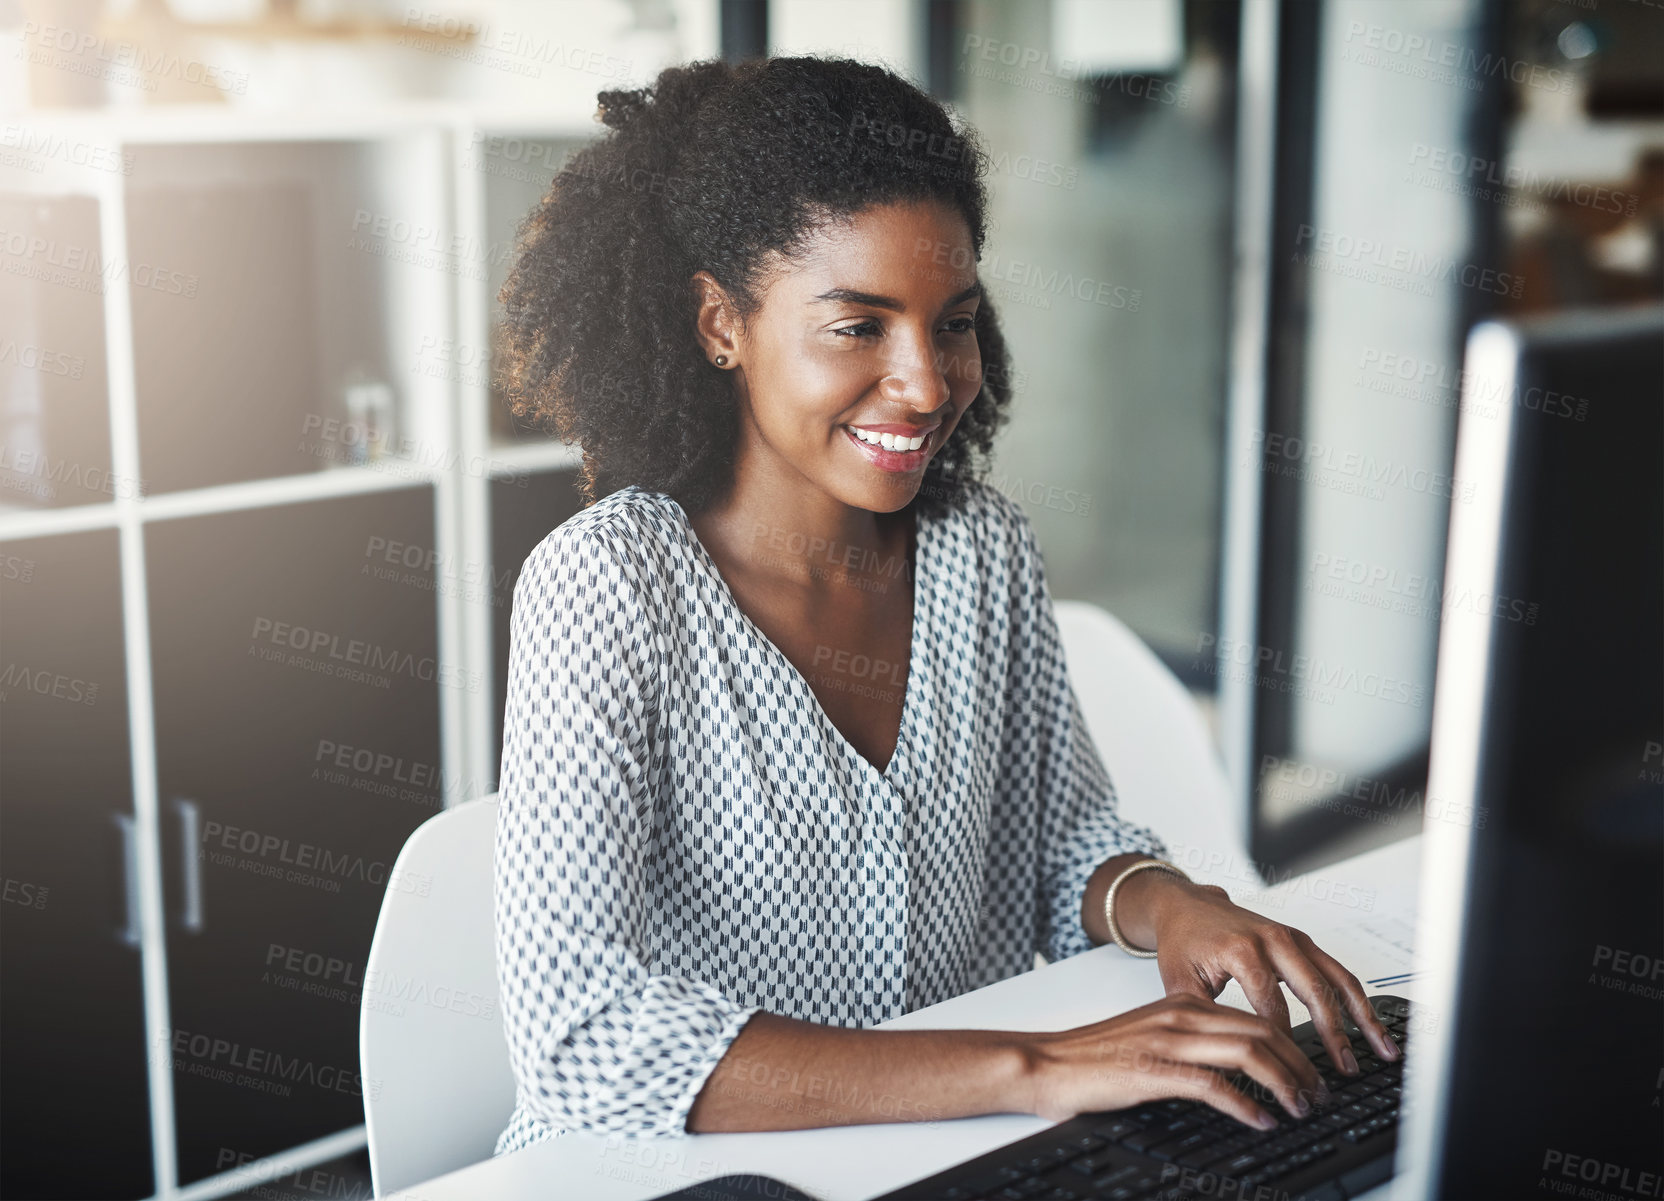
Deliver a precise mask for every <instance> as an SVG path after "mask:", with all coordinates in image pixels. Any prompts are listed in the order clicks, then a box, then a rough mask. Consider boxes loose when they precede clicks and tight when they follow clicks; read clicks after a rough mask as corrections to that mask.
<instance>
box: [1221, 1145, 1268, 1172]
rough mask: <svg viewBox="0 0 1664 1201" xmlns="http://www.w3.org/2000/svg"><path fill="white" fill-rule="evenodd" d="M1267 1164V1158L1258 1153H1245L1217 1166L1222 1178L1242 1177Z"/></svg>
mask: <svg viewBox="0 0 1664 1201" xmlns="http://www.w3.org/2000/svg"><path fill="white" fill-rule="evenodd" d="M1264 1162H1265V1156H1263V1155H1261V1154H1260V1153H1259V1152H1257V1151H1244V1152H1242V1153H1241V1154H1239V1155H1234V1156H1232V1157H1231V1158H1230V1159H1227V1160H1226V1161H1225V1162H1224V1163H1222V1164H1218V1165H1216V1166H1217V1168H1218V1171H1219V1174H1220V1175H1222V1176H1240V1175H1242V1174H1243V1173H1244V1172H1251V1171H1253V1170H1254V1169H1255V1168H1257V1167H1259V1166H1260V1165H1261V1164H1263V1163H1264Z"/></svg>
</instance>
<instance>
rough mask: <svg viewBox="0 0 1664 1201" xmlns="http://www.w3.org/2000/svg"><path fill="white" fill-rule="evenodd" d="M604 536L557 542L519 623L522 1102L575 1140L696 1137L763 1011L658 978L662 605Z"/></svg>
mask: <svg viewBox="0 0 1664 1201" xmlns="http://www.w3.org/2000/svg"><path fill="white" fill-rule="evenodd" d="M638 580H639V577H637V576H636V575H635V573H634V572H633V571H632V570H631V567H630V559H629V557H628V555H627V554H624V553H620V552H619V551H618V550H617V549H615V545H614V543H613V541H612V537H611V535H610V533H609V532H608V531H606V530H605V529H604V528H599V529H597V528H591V529H589V530H583V531H579V530H574V529H573V528H571V527H570V526H564V527H562V528H561V529H557V530H556V531H555V532H554V533H553V534H551V535H550V536H549V538H547V539H546V540H545V541H544V542H543V543H542V544H541V545H540V546H539V547H538V548H537V549H536V550H534V551H533V552H532V554H531V556H530V557H529V558H528V559H527V560H526V563H525V566H524V568H523V570H522V571H521V575H520V578H519V581H518V582H517V583H516V585H515V588H514V608H513V612H512V616H511V618H510V641H509V667H508V700H507V706H506V713H505V717H504V722H503V760H502V770H501V773H500V784H499V794H498V813H497V837H496V848H495V850H496V864H495V875H496V892H495V906H496V911H495V912H496V928H497V944H496V951H497V975H498V983H499V986H500V988H501V989H502V1012H503V1019H504V1034H505V1036H506V1038H507V1041H508V1047H509V1055H510V1060H511V1062H512V1065H513V1069H514V1076H515V1080H516V1081H517V1083H518V1085H519V1092H520V1104H521V1106H522V1107H523V1108H524V1109H525V1110H527V1111H528V1112H529V1113H530V1114H531V1115H532V1116H533V1117H535V1118H537V1119H539V1120H541V1121H543V1122H545V1123H547V1124H549V1125H550V1126H553V1127H555V1128H556V1129H557V1130H564V1129H576V1130H583V1131H586V1132H595V1133H601V1132H605V1133H620V1134H626V1135H630V1136H644V1135H665V1134H680V1133H683V1132H684V1131H685V1127H686V1122H687V1115H688V1110H689V1109H690V1108H691V1107H692V1105H693V1101H694V1099H695V1097H696V1096H697V1095H698V1093H699V1090H700V1088H701V1087H702V1086H703V1085H704V1082H705V1080H706V1078H707V1077H708V1076H709V1075H710V1073H711V1071H712V1070H713V1069H714V1068H715V1067H716V1065H717V1062H718V1061H719V1060H720V1059H721V1058H722V1056H723V1054H724V1053H725V1052H726V1051H727V1049H728V1046H729V1044H730V1043H732V1042H733V1041H734V1038H735V1037H736V1036H737V1035H738V1034H739V1032H740V1030H741V1028H742V1027H743V1026H744V1025H745V1023H746V1021H747V1020H748V1019H749V1018H750V1016H751V1015H752V1014H753V1013H755V1012H757V1009H758V1008H759V1007H757V1006H746V1005H741V1004H738V1003H736V1002H735V1001H734V1000H732V999H730V998H729V997H727V996H724V995H723V994H722V993H721V992H719V991H718V990H717V989H715V988H713V987H711V986H710V985H708V984H705V983H703V982H701V981H699V980H693V979H688V978H685V977H681V976H669V975H655V974H654V973H653V972H651V971H649V970H648V969H647V967H646V966H645V963H644V961H646V960H649V959H650V958H651V955H650V951H649V931H650V929H651V925H652V921H653V915H652V914H651V913H650V912H648V903H649V902H648V896H649V893H648V890H647V887H646V875H645V871H646V865H645V863H644V858H645V856H646V855H647V853H648V851H649V846H650V839H651V834H652V829H653V798H654V795H655V791H656V790H655V781H656V779H657V771H662V764H661V765H659V766H658V768H657V769H656V768H655V764H654V752H653V747H654V745H655V738H654V730H655V728H656V725H657V722H658V712H657V711H658V701H657V698H658V694H659V693H658V687H659V682H658V667H657V664H658V657H657V655H656V653H655V645H654V637H655V634H654V629H655V627H654V623H653V621H652V618H651V605H650V604H646V603H644V593H643V590H642V589H641V587H640V585H639V582H638Z"/></svg>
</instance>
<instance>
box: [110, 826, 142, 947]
mask: <svg viewBox="0 0 1664 1201" xmlns="http://www.w3.org/2000/svg"><path fill="white" fill-rule="evenodd" d="M111 816H112V817H113V818H115V823H116V829H118V830H120V831H121V870H122V885H123V889H124V891H125V892H126V894H127V925H126V927H125V928H124V929H122V930H118V931H117V932H116V938H118V939H119V940H120V941H121V942H123V943H124V944H126V945H127V946H130V947H136V946H138V945H139V933H140V931H139V844H138V840H137V838H135V836H134V833H133V819H132V818H131V817H129V816H127V814H125V813H114V814H111Z"/></svg>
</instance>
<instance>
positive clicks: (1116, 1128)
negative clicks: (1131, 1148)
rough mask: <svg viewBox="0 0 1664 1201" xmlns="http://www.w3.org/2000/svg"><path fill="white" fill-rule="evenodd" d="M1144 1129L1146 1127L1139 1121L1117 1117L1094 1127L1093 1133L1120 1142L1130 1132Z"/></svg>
mask: <svg viewBox="0 0 1664 1201" xmlns="http://www.w3.org/2000/svg"><path fill="white" fill-rule="evenodd" d="M1142 1129H1144V1127H1143V1126H1141V1125H1140V1124H1139V1123H1137V1122H1129V1121H1126V1120H1125V1119H1121V1118H1117V1119H1115V1120H1114V1121H1109V1122H1105V1123H1103V1124H1102V1125H1101V1126H1094V1127H1092V1133H1094V1134H1098V1135H1102V1136H1103V1137H1104V1138H1107V1139H1109V1140H1110V1141H1112V1142H1119V1141H1120V1140H1121V1139H1123V1138H1125V1137H1126V1136H1127V1135H1129V1134H1132V1133H1133V1132H1134V1131H1137V1130H1142Z"/></svg>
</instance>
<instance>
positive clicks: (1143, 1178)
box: [875, 996, 1410, 1201]
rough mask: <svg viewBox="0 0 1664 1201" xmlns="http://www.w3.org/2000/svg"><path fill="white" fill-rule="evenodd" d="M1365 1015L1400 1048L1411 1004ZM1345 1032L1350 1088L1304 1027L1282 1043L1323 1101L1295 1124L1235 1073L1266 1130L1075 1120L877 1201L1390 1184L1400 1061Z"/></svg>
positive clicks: (1051, 1198)
mask: <svg viewBox="0 0 1664 1201" xmlns="http://www.w3.org/2000/svg"><path fill="white" fill-rule="evenodd" d="M1370 1005H1371V1006H1373V1007H1374V1009H1375V1013H1376V1015H1377V1016H1378V1017H1379V1018H1380V1019H1381V1021H1382V1023H1383V1024H1384V1025H1385V1026H1386V1028H1387V1030H1388V1031H1389V1032H1390V1033H1391V1034H1392V1036H1393V1041H1395V1042H1396V1043H1398V1045H1399V1046H1400V1047H1405V1046H1406V1045H1407V1044H1406V1034H1407V1027H1408V1023H1409V1016H1410V1003H1409V1002H1408V1001H1406V1000H1404V999H1403V998H1402V997H1391V996H1376V997H1371V998H1370ZM1345 1027H1346V1032H1347V1034H1348V1035H1349V1036H1351V1037H1352V1050H1353V1054H1354V1056H1355V1057H1356V1058H1357V1061H1358V1069H1359V1071H1358V1074H1357V1075H1356V1076H1345V1075H1342V1074H1341V1072H1340V1070H1339V1069H1338V1068H1336V1067H1335V1065H1334V1064H1333V1063H1331V1062H1330V1060H1329V1054H1328V1052H1327V1051H1325V1050H1324V1048H1323V1042H1322V1040H1321V1039H1320V1038H1319V1037H1318V1034H1317V1031H1316V1029H1315V1028H1314V1027H1313V1025H1312V1023H1310V1022H1306V1023H1304V1024H1303V1025H1299V1026H1296V1027H1295V1028H1294V1030H1293V1031H1292V1035H1293V1038H1294V1043H1295V1045H1296V1046H1298V1047H1299V1048H1300V1049H1301V1050H1303V1051H1305V1052H1306V1054H1307V1055H1308V1056H1310V1057H1311V1060H1312V1064H1313V1066H1315V1067H1316V1068H1317V1070H1318V1073H1319V1074H1320V1075H1321V1076H1322V1077H1323V1081H1324V1083H1325V1084H1327V1085H1328V1086H1329V1093H1330V1096H1329V1103H1328V1104H1327V1105H1316V1104H1314V1105H1313V1107H1312V1111H1311V1113H1310V1114H1308V1115H1307V1116H1306V1117H1304V1118H1301V1119H1298V1120H1296V1119H1294V1118H1293V1117H1291V1116H1290V1115H1289V1113H1288V1111H1287V1110H1285V1109H1283V1108H1282V1106H1281V1105H1279V1104H1277V1103H1276V1101H1275V1100H1273V1099H1271V1098H1270V1097H1269V1095H1268V1093H1267V1090H1266V1089H1265V1088H1264V1087H1263V1086H1262V1085H1260V1084H1258V1083H1257V1082H1256V1081H1253V1080H1249V1079H1247V1078H1246V1077H1244V1076H1242V1075H1241V1074H1240V1073H1237V1074H1233V1075H1232V1076H1231V1077H1230V1080H1231V1082H1232V1083H1233V1084H1236V1085H1237V1086H1238V1087H1240V1088H1242V1089H1243V1091H1245V1092H1247V1093H1249V1095H1251V1096H1253V1097H1254V1098H1255V1099H1256V1100H1257V1101H1259V1102H1260V1103H1261V1105H1262V1106H1263V1107H1264V1108H1265V1109H1266V1110H1267V1111H1269V1112H1270V1113H1271V1114H1272V1116H1274V1117H1276V1118H1277V1119H1278V1125H1277V1126H1276V1127H1275V1128H1274V1129H1271V1130H1259V1129H1256V1128H1254V1127H1251V1126H1244V1125H1243V1124H1242V1123H1241V1122H1238V1121H1237V1120H1236V1119H1235V1118H1231V1117H1227V1116H1226V1115H1224V1114H1222V1113H1220V1112H1219V1111H1218V1110H1217V1109H1214V1108H1212V1107H1211V1106H1207V1105H1203V1104H1201V1103H1200V1102H1197V1101H1182V1100H1175V1101H1147V1102H1145V1103H1144V1104H1142V1105H1136V1106H1134V1107H1132V1108H1131V1109H1117V1110H1113V1111H1110V1112H1106V1113H1084V1114H1080V1115H1078V1116H1076V1117H1073V1118H1071V1119H1069V1120H1068V1121H1067V1122H1064V1123H1062V1124H1061V1125H1057V1126H1053V1127H1052V1128H1051V1129H1049V1130H1042V1131H1041V1132H1040V1133H1039V1134H1035V1135H1031V1136H1029V1137H1028V1138H1025V1139H1020V1140H1018V1141H1017V1142H1014V1143H1009V1144H1007V1145H1006V1146H1003V1147H1000V1148H998V1149H997V1150H994V1151H990V1152H988V1154H986V1155H981V1156H978V1157H977V1158H976V1159H970V1160H966V1161H965V1162H964V1163H962V1164H957V1165H955V1166H954V1167H952V1168H949V1169H948V1170H947V1171H945V1172H939V1173H937V1174H936V1175H934V1176H930V1177H928V1178H926V1179H924V1180H916V1181H914V1182H913V1183H912V1184H909V1185H905V1186H903V1187H902V1188H899V1189H897V1190H895V1191H894V1192H890V1193H885V1194H884V1195H883V1196H882V1197H879V1198H875V1201H984V1199H992V1198H999V1199H1000V1201H1007V1199H1008V1198H1009V1199H1012V1201H1034V1199H1040V1201H1184V1199H1188V1198H1205V1199H1207V1201H1219V1199H1220V1198H1253V1197H1276V1198H1277V1201H1301V1199H1302V1198H1304V1199H1306V1201H1346V1198H1348V1197H1356V1196H1358V1195H1359V1194H1360V1193H1363V1192H1367V1191H1368V1190H1369V1189H1372V1188H1374V1187H1375V1186H1376V1185H1378V1184H1380V1183H1381V1182H1383V1181H1385V1180H1386V1179H1388V1178H1389V1177H1390V1176H1391V1175H1392V1157H1393V1151H1394V1149H1395V1148H1396V1147H1397V1146H1398V1106H1399V1101H1400V1099H1401V1097H1402V1095H1403V1078H1404V1057H1402V1056H1401V1057H1400V1058H1399V1059H1397V1060H1396V1061H1393V1062H1390V1063H1389V1062H1387V1061H1385V1060H1382V1059H1380V1058H1378V1057H1377V1056H1376V1055H1375V1053H1374V1052H1373V1051H1371V1050H1370V1049H1369V1044H1368V1042H1367V1041H1366V1040H1365V1039H1364V1038H1363V1037H1362V1035H1361V1033H1360V1032H1359V1030H1358V1028H1357V1026H1356V1025H1354V1024H1353V1023H1352V1022H1351V1021H1350V1020H1347V1021H1346V1022H1345Z"/></svg>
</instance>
